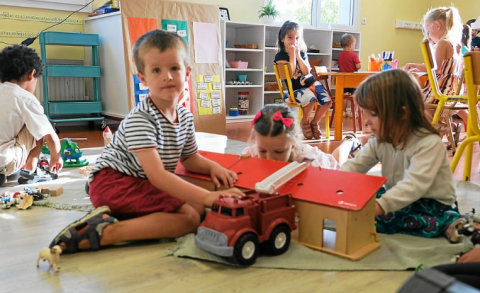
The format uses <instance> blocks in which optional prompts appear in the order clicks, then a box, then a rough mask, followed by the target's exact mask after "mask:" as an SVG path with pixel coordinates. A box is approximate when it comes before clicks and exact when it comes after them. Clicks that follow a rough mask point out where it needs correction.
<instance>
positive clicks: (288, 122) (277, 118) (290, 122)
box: [272, 111, 293, 128]
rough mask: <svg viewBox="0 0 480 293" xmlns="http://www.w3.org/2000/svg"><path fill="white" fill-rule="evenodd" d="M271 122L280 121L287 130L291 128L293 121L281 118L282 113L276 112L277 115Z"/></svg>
mask: <svg viewBox="0 0 480 293" xmlns="http://www.w3.org/2000/svg"><path fill="white" fill-rule="evenodd" d="M272 119H273V121H282V123H283V125H285V126H286V127H287V128H289V127H290V126H292V124H293V119H292V118H288V117H287V118H283V116H282V113H280V111H278V112H277V113H275V114H274V115H273V117H272Z"/></svg>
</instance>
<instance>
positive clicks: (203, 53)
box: [193, 22, 218, 63]
mask: <svg viewBox="0 0 480 293" xmlns="http://www.w3.org/2000/svg"><path fill="white" fill-rule="evenodd" d="M193 47H194V51H195V63H218V40H217V26H216V25H215V24H214V23H208V22H194V23H193Z"/></svg>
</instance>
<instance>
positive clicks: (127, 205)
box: [90, 168, 185, 219]
mask: <svg viewBox="0 0 480 293" xmlns="http://www.w3.org/2000/svg"><path fill="white" fill-rule="evenodd" d="M90 200H91V201H92V204H93V206H94V207H99V206H103V205H106V206H108V207H109V208H110V210H111V211H112V216H114V217H116V218H119V219H128V218H135V217H139V216H144V215H148V214H151V213H155V212H165V213H171V212H174V211H176V210H177V209H178V208H179V207H180V206H181V205H183V204H184V203H185V201H183V200H180V199H178V198H176V197H173V196H171V195H168V194H167V193H166V192H164V191H161V190H160V189H158V188H156V187H155V186H153V185H152V184H151V183H150V181H148V179H142V178H138V177H132V176H128V175H125V174H123V173H120V172H118V171H116V170H114V169H112V168H105V169H102V170H101V171H100V172H98V173H96V174H95V177H94V178H93V181H92V182H91V183H90Z"/></svg>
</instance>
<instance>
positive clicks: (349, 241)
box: [175, 151, 386, 260]
mask: <svg viewBox="0 0 480 293" xmlns="http://www.w3.org/2000/svg"><path fill="white" fill-rule="evenodd" d="M198 153H199V154H200V155H202V156H204V157H206V158H208V159H210V160H213V161H215V162H217V163H218V164H220V165H221V166H222V167H225V168H227V169H228V170H230V171H233V172H235V173H236V174H237V175H238V180H237V181H236V182H235V187H237V188H243V189H244V190H252V189H255V185H256V183H257V182H258V181H260V180H262V179H264V178H267V177H268V176H269V175H270V174H272V173H274V172H275V171H277V170H279V169H280V168H282V167H284V166H286V165H287V164H288V163H287V162H280V161H272V160H266V159H261V158H252V157H250V158H248V159H246V158H240V157H239V156H236V155H231V154H218V153H212V152H206V151H199V152H198ZM175 174H177V175H178V176H180V177H181V178H183V179H185V180H187V181H189V182H190V183H192V184H196V185H198V186H201V187H203V188H205V189H207V190H212V191H213V190H218V189H216V186H215V185H214V184H213V182H212V180H211V178H210V176H206V175H202V174H197V173H192V172H189V171H187V170H186V169H185V168H184V167H183V166H182V165H181V164H179V165H178V166H177V168H176V170H175ZM319 178H321V179H322V181H324V182H328V184H318V182H319V181H318V180H319ZM385 182H386V177H380V176H373V175H367V174H359V173H353V172H343V171H337V170H329V169H323V168H316V167H311V166H310V167H308V168H307V169H306V170H305V172H302V173H301V174H299V175H298V176H296V177H295V178H293V179H292V180H290V181H289V182H288V183H286V184H284V185H283V186H280V187H279V189H277V192H278V193H279V194H291V195H292V199H293V205H294V206H295V211H296V213H297V215H298V222H296V225H297V229H298V243H300V244H303V245H305V246H308V247H310V248H313V249H317V250H320V251H323V252H327V253H330V254H334V255H336V256H340V257H344V258H347V259H350V260H359V259H362V258H363V257H365V256H367V255H368V254H369V253H371V252H373V251H374V250H375V249H378V248H379V247H380V243H379V242H377V241H375V238H376V237H375V236H376V233H375V224H374V222H375V194H376V193H377V191H378V190H379V189H380V188H381V187H382V185H383V184H385ZM220 213H221V212H220ZM327 220H330V221H334V222H335V224H336V229H335V231H330V230H329V229H327V228H326V227H325V222H326V221H327ZM324 235H325V236H324Z"/></svg>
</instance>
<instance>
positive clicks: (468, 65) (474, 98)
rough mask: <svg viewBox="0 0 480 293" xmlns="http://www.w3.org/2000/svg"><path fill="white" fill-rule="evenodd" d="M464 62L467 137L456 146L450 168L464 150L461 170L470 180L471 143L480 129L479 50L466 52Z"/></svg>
mask: <svg viewBox="0 0 480 293" xmlns="http://www.w3.org/2000/svg"><path fill="white" fill-rule="evenodd" d="M464 63H465V69H464V74H465V84H466V86H467V97H468V127H467V138H466V139H465V140H464V141H463V142H462V143H461V144H460V146H459V147H458V150H457V153H456V154H455V156H453V160H452V163H451V165H450V168H451V170H452V172H455V169H456V168H457V165H458V162H459V161H460V157H461V156H462V154H463V151H464V150H465V149H466V152H465V165H464V170H463V179H464V180H465V181H470V175H471V173H472V152H473V143H474V142H480V129H479V128H478V123H477V121H478V115H477V109H476V106H477V103H478V102H479V101H480V97H479V96H478V86H479V85H480V52H468V53H466V54H465V56H464Z"/></svg>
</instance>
